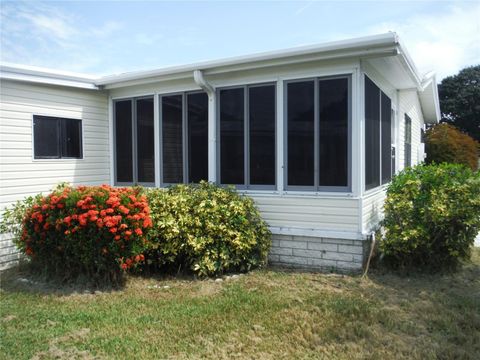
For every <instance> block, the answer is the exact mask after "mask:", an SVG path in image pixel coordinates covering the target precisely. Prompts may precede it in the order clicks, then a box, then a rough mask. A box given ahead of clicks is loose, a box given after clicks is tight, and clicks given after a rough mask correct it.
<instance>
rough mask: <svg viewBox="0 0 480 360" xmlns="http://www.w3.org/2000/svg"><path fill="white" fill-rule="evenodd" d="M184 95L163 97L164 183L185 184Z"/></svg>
mask: <svg viewBox="0 0 480 360" xmlns="http://www.w3.org/2000/svg"><path fill="white" fill-rule="evenodd" d="M182 119H183V116H182V95H171V96H163V97H162V134H163V136H162V146H163V182H164V183H181V182H183V126H182Z"/></svg>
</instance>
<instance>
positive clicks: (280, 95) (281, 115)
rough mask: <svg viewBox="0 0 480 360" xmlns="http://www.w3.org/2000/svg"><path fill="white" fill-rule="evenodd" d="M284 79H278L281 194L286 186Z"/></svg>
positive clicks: (278, 157)
mask: <svg viewBox="0 0 480 360" xmlns="http://www.w3.org/2000/svg"><path fill="white" fill-rule="evenodd" d="M283 92H284V90H283V81H282V80H280V79H278V80H277V96H276V97H277V119H276V122H277V191H278V192H279V193H280V194H281V193H283V191H284V189H285V187H284V178H285V167H284V164H285V163H284V160H283V153H284V149H283V143H284V138H283V126H284V118H285V114H284V111H283V109H284V106H283Z"/></svg>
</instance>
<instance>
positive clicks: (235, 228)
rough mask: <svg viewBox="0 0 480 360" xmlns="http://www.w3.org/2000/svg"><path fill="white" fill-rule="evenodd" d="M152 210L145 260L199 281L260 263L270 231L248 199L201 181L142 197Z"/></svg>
mask: <svg viewBox="0 0 480 360" xmlns="http://www.w3.org/2000/svg"><path fill="white" fill-rule="evenodd" d="M147 196H148V199H149V203H150V206H151V208H152V221H153V229H152V231H151V232H150V233H149V243H150V244H151V246H152V248H151V251H150V252H149V256H147V257H148V259H149V260H150V261H152V262H153V263H155V264H156V265H158V266H170V267H172V266H175V267H176V268H177V267H181V268H183V269H186V270H191V271H193V272H194V273H196V274H198V275H200V276H208V275H218V274H222V273H225V272H230V271H247V270H250V269H251V268H254V267H258V266H261V265H263V264H265V262H266V258H267V254H268V250H269V248H270V232H269V230H268V227H267V225H266V223H265V222H264V221H263V220H262V219H261V217H260V214H259V212H258V210H257V209H256V207H255V205H254V202H253V200H252V199H250V198H248V197H245V196H241V195H239V194H238V193H237V192H236V191H234V190H233V189H230V188H222V187H218V186H215V185H212V184H209V183H207V182H202V183H200V184H199V185H176V186H173V187H171V188H169V189H167V190H162V189H153V190H150V191H148V192H147Z"/></svg>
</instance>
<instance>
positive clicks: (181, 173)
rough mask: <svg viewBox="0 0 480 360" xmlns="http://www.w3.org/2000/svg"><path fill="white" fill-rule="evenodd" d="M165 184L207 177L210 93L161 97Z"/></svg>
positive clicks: (206, 178) (187, 181)
mask: <svg viewBox="0 0 480 360" xmlns="http://www.w3.org/2000/svg"><path fill="white" fill-rule="evenodd" d="M160 106H161V111H160V123H161V139H162V141H161V151H162V157H161V158H162V167H161V169H162V181H161V182H162V185H168V184H177V183H190V182H193V183H197V182H200V181H201V180H208V96H207V94H206V93H203V92H193V93H182V94H173V95H162V96H160Z"/></svg>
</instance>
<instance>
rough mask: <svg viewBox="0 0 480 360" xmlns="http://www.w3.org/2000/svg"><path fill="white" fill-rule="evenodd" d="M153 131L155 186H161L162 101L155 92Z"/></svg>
mask: <svg viewBox="0 0 480 360" xmlns="http://www.w3.org/2000/svg"><path fill="white" fill-rule="evenodd" d="M153 133H154V152H155V156H154V159H155V160H154V161H155V165H154V169H155V187H160V164H161V163H162V162H161V161H160V144H161V139H160V102H159V100H158V94H157V93H155V95H154V98H153Z"/></svg>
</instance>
